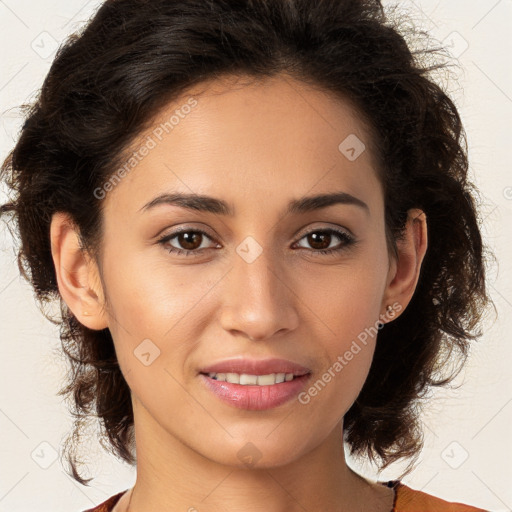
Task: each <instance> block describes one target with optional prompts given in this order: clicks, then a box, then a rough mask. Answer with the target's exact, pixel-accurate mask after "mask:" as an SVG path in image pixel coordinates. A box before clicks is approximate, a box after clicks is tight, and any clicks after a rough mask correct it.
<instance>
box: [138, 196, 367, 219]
mask: <svg viewBox="0 0 512 512" xmlns="http://www.w3.org/2000/svg"><path fill="white" fill-rule="evenodd" d="M162 204H168V205H173V206H179V207H181V208H187V209H189V210H198V211H202V212H208V213H214V214H217V215H227V216H231V217H232V216H233V215H234V213H235V209H234V208H233V207H232V206H231V205H229V204H228V203H227V202H226V201H223V200H222V199H217V198H215V197H211V196H207V195H201V194H183V193H179V192H174V193H165V194H161V195H159V196H157V197H155V198H154V199H152V200H151V201H149V202H148V203H146V204H145V205H144V206H143V207H142V208H140V210H139V211H142V212H144V211H147V210H150V209H151V208H154V207H156V206H158V205H162ZM334 204H347V205H354V206H358V207H359V208H362V209H363V210H364V211H365V212H366V214H367V215H369V214H370V208H369V207H368V205H367V204H366V203H365V202H364V201H362V200H361V199H358V198H357V197H355V196H353V195H351V194H348V193H347V192H333V193H330V194H320V195H316V196H306V197H301V198H300V199H292V200H291V201H290V202H289V203H288V206H287V209H286V214H301V213H307V212H311V211H314V210H319V209H321V208H327V207H328V206H332V205H334Z"/></svg>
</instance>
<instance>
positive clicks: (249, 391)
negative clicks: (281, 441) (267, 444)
mask: <svg viewBox="0 0 512 512" xmlns="http://www.w3.org/2000/svg"><path fill="white" fill-rule="evenodd" d="M311 375H312V373H311V372H309V373H305V374H303V375H295V374H293V373H282V372H280V373H271V374H265V375H255V374H247V373H241V374H239V373H234V372H229V373H215V372H209V373H200V374H199V375H198V377H200V380H201V382H202V383H203V385H204V386H205V389H206V390H207V391H208V392H209V393H212V395H211V396H213V397H215V398H216V399H219V400H220V401H221V402H223V403H224V404H227V405H229V406H231V407H235V408H237V409H244V410H247V411H266V410H269V409H274V408H276V407H279V406H281V405H284V404H286V403H289V404H290V403H291V402H292V401H293V400H294V399H298V398H299V396H300V393H301V392H302V391H303V390H304V388H305V387H306V385H307V383H308V381H309V379H310V377H311Z"/></svg>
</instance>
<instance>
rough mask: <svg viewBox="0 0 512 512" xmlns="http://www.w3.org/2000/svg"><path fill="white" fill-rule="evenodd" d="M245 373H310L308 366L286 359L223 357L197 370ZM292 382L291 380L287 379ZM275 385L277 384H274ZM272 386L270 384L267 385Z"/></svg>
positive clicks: (204, 372)
mask: <svg viewBox="0 0 512 512" xmlns="http://www.w3.org/2000/svg"><path fill="white" fill-rule="evenodd" d="M212 372H213V373H246V374H249V375H268V374H270V373H293V374H294V375H296V376H301V375H306V374H307V373H311V370H310V369H309V368H306V367H305V366H302V365H300V364H298V363H295V362H293V361H289V360H287V359H278V358H272V359H246V358H236V359H225V360H223V361H218V362H216V363H214V364H211V365H209V366H205V367H204V368H201V369H200V370H199V373H203V374H208V373H212ZM289 382H293V381H289ZM276 385H277V384H276ZM269 387H272V386H269Z"/></svg>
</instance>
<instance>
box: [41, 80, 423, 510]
mask: <svg viewBox="0 0 512 512" xmlns="http://www.w3.org/2000/svg"><path fill="white" fill-rule="evenodd" d="M190 96H193V97H194V98H195V99H196V100H197V101H198V104H197V106H195V108H193V109H192V110H191V112H190V113H189V114H188V115H187V116H185V117H184V119H181V120H180V122H179V124H177V125H176V126H175V127H174V129H173V130H172V131H171V132H170V133H169V134H166V135H165V137H163V138H162V140H161V141H159V143H158V144H157V145H156V147H155V148H153V149H151V151H150V152H149V154H148V155H146V156H145V157H144V159H142V161H141V162H139V163H138V165H137V166H136V167H135V168H134V169H132V170H131V171H130V172H129V173H128V174H127V175H126V176H125V177H124V178H123V179H122V180H121V182H120V183H119V184H117V186H116V187H115V188H114V189H113V190H111V191H110V192H109V193H108V194H107V196H106V197H105V199H104V200H103V203H102V206H103V207H104V219H105V231H104V238H103V245H102V250H103V252H102V261H101V263H102V265H101V268H100V267H99V266H98V265H97V263H96V262H95V261H94V260H93V259H92V258H90V257H89V255H88V254H87V253H86V252H85V251H80V249H79V245H78V237H77V231H76V230H75V229H74V227H73V225H72V223H71V222H70V219H69V217H68V216H67V215H66V214H64V213H57V214H55V215H54V217H53V219H52V223H51V242H52V253H53V258H54V262H55V267H56V272H57V279H58V285H59V290H60V292H61V294H62V297H63V299H64V300H65V301H66V303H67V305H68V306H69V308H70V309H71V311H72V312H73V314H74V315H75V316H76V317H77V318H78V319H79V321H80V322H82V323H83V324H84V325H85V326H87V327H89V328H91V329H103V328H105V327H108V328H109V329H110V331H111V333H112V336H113V339H114V344H115V349H116V353H117V356H118V359H119V364H120V367H121V370H122V372H123V375H124V377H125V379H126V381H127V383H128V385H129V387H130V389H131V391H132V402H133V409H134V421H135V435H136V454H137V479H136V483H135V485H134V488H133V489H132V491H133V496H131V497H132V501H131V505H130V511H132V512H133V511H136V512H149V511H152V510H168V511H171V510H172V511H185V510H189V509H190V510H195V509H196V510H198V511H199V512H202V511H232V510H244V511H250V512H256V511H260V510H265V511H267V512H284V511H304V510H307V511H312V510H326V511H344V512H355V511H361V510H368V511H369V510H372V511H382V512H384V511H385V512H389V511H390V510H391V508H392V503H393V491H392V489H389V488H387V487H384V486H382V485H380V484H377V483H375V482H371V481H369V480H366V479H364V478H362V477H361V476H359V475H358V474H357V473H355V472H354V471H353V470H352V469H350V468H349V467H348V465H347V463H346V460H345V453H344V449H343V444H342V440H341V431H342V426H343V416H344V415H345V413H346V412H347V410H348V409H349V408H350V406H351V405H352V403H353V402H354V400H355V399H356V397H357V395H358V394H359V392H360V390H361V388H362V386H363V384H364V381H365V379H366V377H367V375H368V371H369V367H370V364H371V361H372V357H373V353H374V349H375V344H376V342H377V336H373V337H369V338H368V342H367V344H366V345H362V344H360V345H361V348H362V349H361V351H360V352H359V353H358V354H357V355H355V356H354V358H353V359H352V360H351V361H350V362H349V363H348V364H347V365H346V366H345V367H344V368H343V370H342V371H341V372H338V373H337V374H336V377H335V378H333V379H332V380H331V381H330V382H329V383H328V385H326V386H325V387H324V388H323V389H322V390H321V392H319V393H318V394H317V395H316V396H315V397H312V398H311V400H310V402H309V403H308V404H307V405H304V404H301V403H299V402H298V401H297V400H295V399H294V400H291V401H289V402H287V403H285V404H283V405H281V406H279V407H277V408H274V409H270V410H267V411H247V410H241V409H236V408H234V407H232V406H230V405H228V404H225V403H223V402H221V401H220V400H219V399H218V398H217V397H216V396H214V395H213V394H212V393H211V392H210V391H209V390H207V389H206V388H205V387H204V386H203V385H202V383H201V382H200V379H199V377H198V370H199V369H200V368H201V367H204V366H206V365H208V364H211V363H213V362H216V361H220V360H222V359H225V358H231V357H234V356H239V355H244V356H246V357H252V358H256V359H263V358H267V357H281V358H285V359H289V360H292V361H295V362H297V363H299V364H302V365H304V366H306V367H307V368H309V369H311V370H312V373H313V382H314V381H316V380H317V379H318V378H320V377H321V375H322V374H323V373H324V372H325V371H326V370H327V369H328V368H329V367H332V365H333V363H334V362H335V361H336V359H337V357H338V356H339V355H342V354H344V353H345V352H346V351H347V350H348V349H349V348H350V346H351V343H352V342H353V340H355V339H356V338H357V336H358V334H359V333H361V332H362V331H364V329H365V328H368V327H370V326H374V325H375V322H376V321H377V320H378V319H379V318H381V319H383V318H384V315H385V311H386V306H387V305H388V304H395V303H397V304H399V305H400V306H401V310H402V311H403V309H405V308H406V306H407V304H408V303H409V301H410V299H411V298H412V296H413V293H414V290H415V288H416V284H417V281H418V277H419V272H420V267H421V263H422V260H423V257H424V255H425V251H426V248H427V226H426V216H425V214H424V213H423V212H421V210H411V211H410V212H409V220H408V223H407V231H406V236H405V239H404V240H403V241H400V242H399V243H398V250H399V258H398V259H397V260H395V259H394V258H392V257H391V256H390V254H388V250H387V246H386V240H385V231H384V198H383V192H382V188H381V185H380V182H379V180H378V179H377V174H376V170H375V166H374V162H373V161H372V155H371V154H370V151H369V149H368V148H369V138H368V134H367V133H366V131H365V129H364V126H363V125H362V124H361V123H360V121H359V118H358V116H357V112H356V111H354V110H353V109H352V108H351V107H350V105H349V104H348V103H346V102H344V101H341V100H339V99H335V98H334V97H333V96H331V95H329V94H326V93H324V92H322V91H320V90H317V89H312V88H311V87H309V86H306V85H305V84H303V83H301V82H298V81H295V80H294V79H292V78H291V77H288V76H285V75H280V76H276V77H274V78H271V79H266V80H264V81H260V82H254V83H249V82H247V83H242V82H237V81H235V80H228V79H227V78H224V79H223V80H217V81H211V82H205V83H204V84H202V86H201V88H200V89H199V88H198V89H192V90H190V91H188V94H187V95H185V96H183V98H182V99H181V103H180V102H177V101H175V102H174V103H172V104H169V105H168V108H166V109H165V110H163V111H162V112H160V113H159V115H158V117H157V118H155V120H154V126H158V125H159V124H160V123H161V122H163V121H165V120H168V119H169V117H170V116H171V115H172V113H173V112H174V111H175V110H176V109H177V108H180V105H183V104H185V103H186V99H187V98H189V97H190ZM151 133H152V132H151V130H148V131H147V132H145V133H144V134H141V139H140V140H143V139H144V137H147V135H148V134H151ZM350 134H356V135H357V137H358V138H359V139H360V140H362V141H366V147H367V149H366V151H363V153H362V154H361V155H360V156H359V157H358V158H357V159H356V160H354V161H350V160H349V159H348V158H346V157H345V156H344V155H343V154H342V153H341V152H340V150H339V149H338V145H339V144H340V142H342V141H343V140H344V139H345V138H346V137H347V136H348V135H350ZM139 143H140V141H139V142H138V143H137V144H134V147H138V144H139ZM175 191H179V192H184V193H191V192H192V193H198V194H199V193H200V194H208V195H210V196H214V197H216V198H220V199H223V200H225V201H227V202H228V203H229V204H230V205H231V206H232V207H233V208H234V210H235V215H234V216H233V217H228V216H223V215H220V214H213V213H206V212H199V211H194V210H186V209H184V208H180V207H178V206H174V205H168V204H164V205H159V206H157V207H155V208H152V209H150V210H147V211H140V210H141V208H142V207H143V206H144V205H145V204H146V203H148V202H149V201H151V200H152V199H153V198H155V197H156V196H158V195H159V194H161V193H163V192H175ZM333 191H345V192H348V193H350V194H352V195H354V196H355V197H357V198H359V199H361V200H362V201H364V202H365V203H366V204H367V205H368V207H369V211H368V212H366V211H365V210H364V209H363V208H359V207H357V206H354V205H349V204H336V205H332V206H329V207H327V208H323V209H320V210H316V211H312V212H307V213H301V214H288V215H284V214H283V212H284V209H285V207H286V205H287V203H288V201H289V200H291V199H297V198H300V197H302V196H309V195H315V194H320V193H330V192H333ZM181 226H186V227H187V228H190V230H194V229H203V230H205V231H206V232H207V233H208V236H206V237H205V236H203V237H202V238H201V235H198V238H196V239H192V242H194V243H192V244H191V243H190V239H188V242H189V245H187V244H186V243H185V242H186V241H185V239H183V238H180V237H175V238H174V239H172V241H168V242H167V246H169V245H172V246H174V247H175V248H181V249H184V248H190V247H191V245H194V244H195V245H194V247H196V248H195V249H193V250H196V251H198V249H197V248H199V247H200V248H201V250H202V253H201V255H196V256H188V257H187V256H183V255H176V254H171V253H169V252H168V250H167V249H166V247H165V246H163V245H162V244H159V243H158V242H157V241H156V239H157V235H159V234H160V235H164V234H171V233H172V232H173V230H175V229H176V228H178V227H181ZM313 228H314V229H317V230H322V229H326V228H334V229H338V230H341V231H344V230H345V231H346V230H350V233H352V234H353V235H354V236H355V238H356V240H357V244H356V245H355V246H347V247H344V246H343V243H344V242H343V240H340V239H339V238H337V236H336V235H332V236H331V238H330V239H329V237H327V241H326V242H325V245H323V246H322V245H321V244H322V240H320V241H318V240H317V241H316V244H315V240H314V239H312V238H311V237H307V236H306V234H307V233H308V232H309V231H312V230H313ZM247 236H251V237H253V239H254V240H255V241H257V243H258V244H259V246H260V247H261V249H262V253H261V254H260V255H259V257H257V258H256V259H255V260H254V261H253V262H252V263H248V262H247V261H246V260H244V259H243V258H242V257H240V256H239V254H238V253H237V251H236V249H237V247H238V246H239V245H240V244H241V242H242V241H243V240H244V239H245V238H246V237H247ZM194 240H195V241H194ZM329 240H330V241H329ZM327 246H328V247H329V248H333V247H341V248H342V250H341V251H339V252H337V253H334V255H322V254H315V253H313V252H312V251H313V250H314V249H319V248H325V247H327ZM203 248H205V249H203ZM84 311H85V312H86V313H87V314H85V315H84ZM398 314H399V313H396V314H395V318H396V316H398ZM384 321H392V319H390V318H387V319H386V320H384ZM145 339H150V340H151V342H152V343H154V344H155V345H156V346H158V348H159V349H160V355H159V357H157V358H156V359H155V360H154V361H153V362H152V363H151V364H150V365H149V366H145V365H144V364H142V363H141V361H140V360H139V359H138V358H137V357H135V356H134V350H135V349H136V348H137V347H138V346H139V344H140V343H141V342H142V340H145ZM249 442H250V443H252V445H254V446H255V447H256V449H257V450H258V453H259V455H260V458H259V460H257V461H256V464H255V465H253V466H250V467H249V466H248V465H247V464H245V463H244V462H243V461H242V460H241V459H240V457H239V455H238V452H239V450H240V449H241V448H243V447H244V446H245V445H246V443H249ZM253 449H254V448H253ZM130 494H131V493H126V494H125V495H124V496H123V498H122V499H121V500H120V502H119V503H118V505H117V506H116V508H115V511H116V512H120V511H125V510H126V509H127V505H128V501H129V498H130ZM192 507H194V508H192Z"/></svg>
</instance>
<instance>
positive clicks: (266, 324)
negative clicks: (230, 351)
mask: <svg viewBox="0 0 512 512" xmlns="http://www.w3.org/2000/svg"><path fill="white" fill-rule="evenodd" d="M291 276H292V274H291V272H288V271H286V269H283V268H282V265H280V263H279V261H276V260H275V259H273V258H272V255H271V254H270V252H269V251H266V250H263V252H262V253H261V254H260V255H259V256H258V257H257V258H256V259H255V260H254V261H252V262H250V263H249V262H248V261H246V260H245V259H244V258H242V257H240V256H239V255H238V254H237V253H235V257H234V266H233V268H232V269H231V271H230V272H229V273H228V275H227V276H226V278H225V280H224V282H223V289H222V299H223V300H222V305H221V312H220V322H221V324H222V327H223V328H224V329H225V330H226V331H229V332H231V334H233V335H238V336H241V335H242V336H245V337H247V338H249V339H250V340H252V341H257V340H265V339H270V338H272V337H273V336H276V335H277V334H281V335H282V334H284V333H286V332H288V331H292V330H294V329H295V328H296V327H297V325H298V314H297V304H298V300H297V299H298V298H297V294H296V292H294V290H293V288H294V283H293V278H292V277H291Z"/></svg>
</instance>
